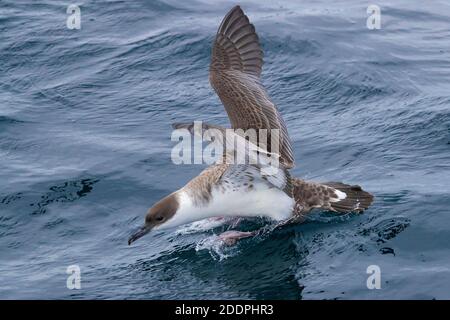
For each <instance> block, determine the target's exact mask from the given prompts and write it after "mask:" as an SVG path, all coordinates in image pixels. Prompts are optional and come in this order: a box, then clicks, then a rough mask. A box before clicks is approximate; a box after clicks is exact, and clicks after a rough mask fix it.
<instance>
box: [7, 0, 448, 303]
mask: <svg viewBox="0 0 450 320" xmlns="http://www.w3.org/2000/svg"><path fill="white" fill-rule="evenodd" d="M372 2H373V3H372ZM69 4H71V2H70V1H49V0H45V1H31V0H29V1H16V0H14V1H13V0H0V298H1V299H435V298H436V299H449V298H450V2H449V1H447V0H440V1H439V0H432V1H431V0H430V1H418V0H414V1H411V0H397V1H384V0H377V1H369V2H367V1H362V0H346V1H325V0H320V1H316V0H315V1H312V0H302V1H285V0H283V1H260V0H252V1H248V0H244V1H240V2H234V1H206V0H204V1H184V0H183V1H182V0H151V1H89V0H86V1H80V2H73V4H78V5H80V8H81V29H79V30H77V29H72V30H71V29H68V27H67V25H66V20H67V18H68V17H69V15H68V14H67V13H66V10H67V6H68V5H69ZM235 4H240V5H241V6H242V8H243V9H244V11H245V12H246V14H247V15H248V16H249V17H250V19H251V21H252V22H253V23H254V25H255V26H256V30H257V32H258V34H259V37H260V39H261V44H262V46H263V48H264V52H265V64H264V69H263V74H262V82H263V83H264V85H265V86H266V87H267V89H268V91H269V93H270V95H271V97H272V98H273V100H274V102H275V103H276V104H277V105H278V108H279V110H280V112H281V114H282V115H283V117H284V119H285V121H286V124H287V127H288V130H289V133H290V136H291V140H292V142H293V149H294V152H295V158H296V167H295V169H293V170H292V174H293V175H295V176H297V177H301V178H305V179H311V180H316V181H343V182H347V183H352V184H360V185H361V186H362V187H363V188H364V189H365V190H368V191H370V192H372V193H373V194H374V195H375V201H374V203H373V206H372V207H371V208H370V209H369V210H367V211H366V212H364V213H363V214H361V215H357V214H347V215H343V216H336V215H333V214H330V213H326V212H315V213H313V214H311V215H310V216H309V219H308V220H307V222H306V223H304V224H301V225H295V226H289V227H285V228H282V229H280V230H276V231H274V232H272V233H270V234H266V235H265V236H261V237H256V238H252V239H244V240H242V241H241V242H239V243H238V244H237V245H235V246H232V247H224V246H223V245H221V243H220V242H219V241H218V239H217V235H218V234H219V233H220V232H222V231H224V230H226V229H227V227H226V226H219V227H216V228H213V229H207V228H206V229H205V228H199V227H198V226H196V225H193V226H187V227H186V226H183V227H180V228H178V229H175V230H166V231H160V232H154V233H153V234H149V235H147V236H146V237H144V238H142V239H140V240H139V241H137V242H136V243H135V244H133V245H132V246H128V245H127V239H128V237H129V235H130V234H131V233H132V232H133V231H134V230H135V229H136V228H137V227H139V225H141V224H142V223H143V221H144V216H145V213H146V211H147V209H148V208H149V207H150V206H151V205H152V204H153V203H155V201H157V200H158V199H160V198H161V197H163V196H165V195H167V194H169V193H171V192H173V191H174V190H176V189H178V188H180V187H182V186H183V185H184V184H185V183H186V182H187V181H189V180H190V179H191V178H193V177H194V176H196V175H197V174H198V173H199V172H200V171H201V170H202V169H203V168H204V167H205V165H195V164H192V165H175V164H174V163H172V161H171V150H172V148H173V146H174V145H175V142H173V141H171V132H172V129H171V124H172V123H173V122H182V121H193V120H204V121H208V122H210V123H215V124H219V125H224V126H227V125H228V123H229V122H228V118H227V115H226V113H225V111H224V108H223V106H222V105H221V103H220V101H219V99H218V97H217V96H216V95H215V93H214V92H213V90H212V89H211V87H210V85H209V82H208V65H209V60H210V52H211V43H212V41H213V38H214V35H215V32H216V30H217V27H218V25H219V23H220V21H221V20H222V18H223V16H224V15H225V14H226V13H227V12H228V10H229V9H231V8H232V7H233V6H234V5H235ZM369 4H376V5H378V6H379V7H380V8H381V25H380V27H381V28H380V29H369V28H368V27H367V23H366V20H367V18H368V16H369V14H368V13H367V7H368V5H369ZM224 210H226V208H224ZM249 223H250V224H251V223H254V222H244V223H243V228H245V227H247V226H248V224H249ZM258 223H260V222H258ZM74 265H75V266H78V268H79V270H80V277H79V279H80V284H81V288H80V289H76V288H75V289H69V288H70V287H72V288H73V286H71V285H73V284H74V283H76V282H72V280H73V279H74V278H69V277H70V274H68V270H69V271H70V270H74V269H70V268H69V267H70V266H74ZM369 266H378V267H379V271H380V275H381V278H380V279H381V282H380V287H381V288H380V289H368V287H367V279H368V277H369V276H370V275H371V274H368V273H367V269H368V267H369ZM68 268H69V269H68ZM75 268H77V267H75ZM375 268H376V267H375ZM369 269H370V268H369ZM75 275H76V274H75ZM68 282H69V286H67V284H68ZM369 282H370V281H369ZM68 287H69V288H68Z"/></svg>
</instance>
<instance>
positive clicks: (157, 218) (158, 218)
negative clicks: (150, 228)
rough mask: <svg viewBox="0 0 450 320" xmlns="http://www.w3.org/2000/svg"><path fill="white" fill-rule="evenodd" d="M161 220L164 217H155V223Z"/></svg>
mask: <svg viewBox="0 0 450 320" xmlns="http://www.w3.org/2000/svg"><path fill="white" fill-rule="evenodd" d="M163 219H164V217H162V216H159V217H156V221H163Z"/></svg>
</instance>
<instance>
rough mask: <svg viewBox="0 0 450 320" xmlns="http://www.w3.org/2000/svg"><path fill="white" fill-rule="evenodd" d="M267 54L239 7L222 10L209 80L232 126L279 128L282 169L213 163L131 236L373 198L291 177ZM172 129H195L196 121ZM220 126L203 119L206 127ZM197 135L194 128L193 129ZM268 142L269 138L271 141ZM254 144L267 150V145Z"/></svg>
mask: <svg viewBox="0 0 450 320" xmlns="http://www.w3.org/2000/svg"><path fill="white" fill-rule="evenodd" d="M262 64H263V52H262V49H261V46H260V44H259V39H258V36H257V34H256V32H255V27H254V26H253V25H252V24H251V23H250V22H249V19H248V17H247V16H246V15H245V14H244V12H243V11H242V9H241V8H240V7H239V6H235V7H234V8H233V9H231V11H230V12H229V13H228V14H227V15H226V16H225V18H224V19H223V21H222V23H221V24H220V27H219V29H218V31H217V35H216V38H215V41H214V44H213V49H212V58H211V64H210V72H209V80H210V83H211V85H212V87H213V88H214V90H215V92H216V93H217V95H218V96H219V98H220V100H221V101H222V103H223V105H224V106H225V110H226V112H227V114H228V117H229V119H230V122H231V127H232V128H233V129H243V130H248V129H256V130H260V129H267V130H270V129H278V130H279V132H280V136H279V144H280V150H279V160H280V161H279V170H278V171H277V172H276V173H275V174H272V175H266V174H264V173H263V171H262V170H261V169H262V168H261V167H262V164H261V163H258V164H228V163H216V164H213V165H211V166H210V167H208V168H206V169H205V170H204V171H202V172H201V173H200V174H199V175H198V176H197V177H195V178H193V179H192V180H191V181H189V182H188V183H187V184H186V185H185V186H184V187H182V188H181V189H179V190H177V191H175V192H173V193H172V194H170V195H168V196H166V197H164V198H163V199H161V200H160V201H158V202H157V203H155V204H154V205H153V206H152V207H151V208H150V209H149V210H148V212H147V215H146V217H145V224H144V226H142V227H141V228H140V229H139V230H138V231H137V232H136V233H134V234H133V235H132V236H131V237H130V238H129V240H128V244H131V243H132V242H134V241H136V240H137V239H139V238H140V237H142V236H144V235H145V234H147V233H149V232H150V231H151V230H155V229H164V228H171V227H176V226H179V225H182V224H187V223H191V222H194V221H198V220H203V219H206V218H212V217H223V216H225V217H227V216H229V217H230V216H231V217H267V218H270V219H272V220H275V221H278V222H279V223H281V224H284V223H288V222H289V223H292V222H301V221H303V220H304V218H305V214H307V213H308V212H310V211H311V210H312V209H314V208H319V209H322V210H328V211H332V212H336V213H347V212H362V211H363V210H365V209H367V208H368V207H369V206H370V204H371V203H372V201H373V196H372V195H371V194H370V193H368V192H366V191H363V190H362V189H361V187H360V186H358V185H348V184H344V183H341V182H325V183H318V182H312V181H305V180H302V179H298V178H294V177H291V175H290V173H289V169H291V168H293V167H294V164H295V161H294V156H293V152H292V147H291V142H290V139H289V135H288V131H287V129H286V125H285V123H284V121H283V118H282V117H281V115H280V113H279V112H278V109H277V107H276V106H275V104H274V103H273V102H272V101H271V99H270V97H269V95H268V93H267V91H266V89H265V88H264V86H263V85H262V83H261V80H260V75H261V70H262ZM174 127H175V128H187V129H192V127H193V126H192V124H176V125H174ZM208 128H216V129H219V130H225V128H222V127H220V126H213V125H208V124H204V126H203V129H208ZM191 133H192V134H195V133H194V132H191ZM269 141H270V139H269ZM256 148H259V150H260V151H259V152H260V153H264V151H262V152H261V150H266V151H267V153H268V154H270V152H269V151H270V150H271V146H270V143H264V142H262V141H260V142H258V145H257V146H256ZM254 234H256V233H254V232H239V231H228V232H226V233H224V234H223V236H222V239H224V241H225V242H226V243H229V244H232V243H234V242H235V240H236V239H240V238H245V237H249V236H252V235H254Z"/></svg>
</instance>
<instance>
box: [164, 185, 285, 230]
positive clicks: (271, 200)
mask: <svg viewBox="0 0 450 320" xmlns="http://www.w3.org/2000/svg"><path fill="white" fill-rule="evenodd" d="M179 201H180V206H179V209H178V211H177V213H176V214H175V215H174V216H173V217H172V218H171V219H170V220H168V221H167V222H166V223H164V224H163V225H161V229H162V228H170V227H176V226H179V225H182V224H186V223H190V222H194V221H198V220H202V219H205V218H210V217H217V216H240V217H257V216H264V217H268V218H271V219H273V220H277V221H280V220H285V219H288V218H290V217H291V215H292V210H293V207H294V200H293V199H292V198H290V197H289V196H287V195H286V194H285V193H284V192H283V191H281V190H279V189H276V188H268V187H267V185H265V184H255V187H254V188H253V189H252V190H250V191H243V190H236V191H231V190H228V191H227V192H222V191H221V190H220V189H219V188H214V189H213V190H212V197H211V200H210V201H209V203H208V204H206V205H205V206H199V207H196V206H194V205H193V203H192V201H191V199H190V198H189V196H188V195H187V194H186V193H185V192H184V191H181V192H180V193H179Z"/></svg>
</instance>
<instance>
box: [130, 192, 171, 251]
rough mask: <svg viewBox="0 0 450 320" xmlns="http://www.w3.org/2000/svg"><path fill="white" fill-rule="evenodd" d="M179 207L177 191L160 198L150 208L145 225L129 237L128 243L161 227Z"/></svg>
mask: <svg viewBox="0 0 450 320" xmlns="http://www.w3.org/2000/svg"><path fill="white" fill-rule="evenodd" d="M178 207H179V202H178V199H177V196H176V194H175V193H173V194H170V195H168V196H167V197H165V198H163V199H161V200H159V201H158V202H157V203H155V204H154V205H153V207H151V208H150V209H149V210H148V212H147V215H146V216H145V223H144V225H143V226H142V227H141V228H140V229H139V230H138V231H137V232H135V233H134V234H133V235H132V236H131V237H130V238H129V239H128V244H129V245H130V244H132V243H133V242H134V241H136V240H137V239H139V238H141V237H143V236H144V235H146V234H147V233H149V232H150V231H151V230H152V229H154V228H159V227H161V226H162V225H163V224H164V223H165V222H167V221H168V220H169V219H171V218H172V217H173V216H174V215H175V213H176V212H177V210H178Z"/></svg>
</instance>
